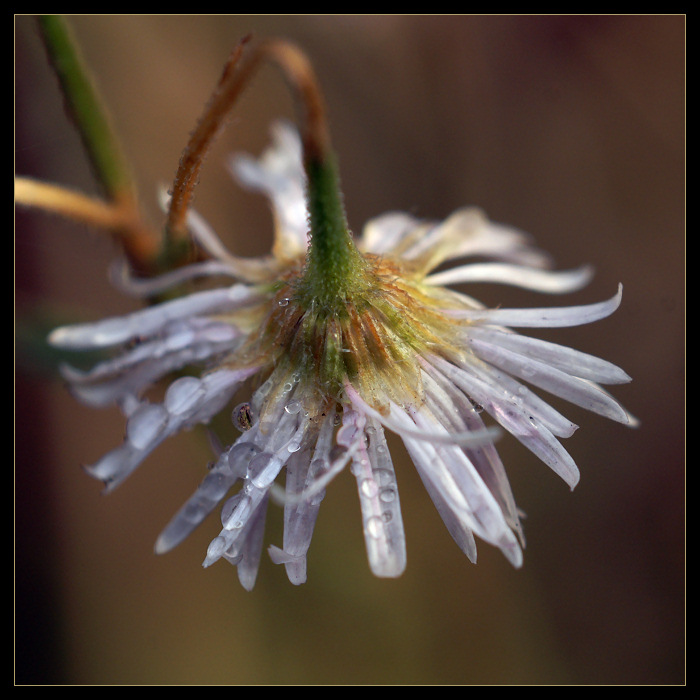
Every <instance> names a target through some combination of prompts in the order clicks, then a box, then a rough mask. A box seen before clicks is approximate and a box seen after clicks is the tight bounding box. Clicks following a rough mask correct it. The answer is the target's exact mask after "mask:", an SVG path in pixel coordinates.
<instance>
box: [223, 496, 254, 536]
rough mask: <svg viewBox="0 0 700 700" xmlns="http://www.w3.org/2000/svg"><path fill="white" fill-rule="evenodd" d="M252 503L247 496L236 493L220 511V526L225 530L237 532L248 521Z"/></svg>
mask: <svg viewBox="0 0 700 700" xmlns="http://www.w3.org/2000/svg"><path fill="white" fill-rule="evenodd" d="M251 505H252V502H251V500H250V497H249V496H246V495H245V494H242V493H237V494H236V495H235V496H234V497H233V498H230V499H229V500H228V501H226V504H225V505H224V507H223V508H222V510H221V524H222V525H223V526H224V528H225V529H226V530H239V529H240V528H242V527H243V526H244V525H245V524H246V522H247V521H248V516H249V515H250V511H251Z"/></svg>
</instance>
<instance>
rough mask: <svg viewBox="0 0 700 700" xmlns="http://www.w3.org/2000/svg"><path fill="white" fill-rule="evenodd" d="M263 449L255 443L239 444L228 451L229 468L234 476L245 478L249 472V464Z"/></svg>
mask: <svg viewBox="0 0 700 700" xmlns="http://www.w3.org/2000/svg"><path fill="white" fill-rule="evenodd" d="M260 452H262V449H261V448H260V447H258V446H257V445H256V444H255V443H253V442H237V443H236V444H235V445H233V447H231V449H230V450H229V451H228V466H229V469H230V470H231V471H232V472H233V474H234V475H236V476H238V477H240V478H243V477H245V475H246V472H247V471H248V464H249V463H250V460H251V459H253V457H255V455H257V454H259V453H260Z"/></svg>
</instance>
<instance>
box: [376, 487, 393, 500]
mask: <svg viewBox="0 0 700 700" xmlns="http://www.w3.org/2000/svg"><path fill="white" fill-rule="evenodd" d="M379 500H380V501H382V502H384V503H392V502H393V501H395V500H396V491H395V490H394V489H392V488H386V489H382V490H381V491H380V492H379Z"/></svg>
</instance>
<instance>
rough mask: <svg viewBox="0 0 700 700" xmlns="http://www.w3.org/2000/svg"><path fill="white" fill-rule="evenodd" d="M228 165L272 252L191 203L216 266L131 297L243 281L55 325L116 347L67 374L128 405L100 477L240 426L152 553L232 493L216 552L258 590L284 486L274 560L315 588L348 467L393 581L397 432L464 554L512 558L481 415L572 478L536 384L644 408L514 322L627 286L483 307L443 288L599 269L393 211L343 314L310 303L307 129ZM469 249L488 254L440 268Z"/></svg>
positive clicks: (610, 371)
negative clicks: (322, 537) (333, 497)
mask: <svg viewBox="0 0 700 700" xmlns="http://www.w3.org/2000/svg"><path fill="white" fill-rule="evenodd" d="M231 167H232V170H233V171H234V172H235V174H236V176H237V177H238V178H239V180H240V181H241V182H242V184H243V185H245V186H247V187H249V188H250V189H253V190H257V191H261V192H263V193H265V194H266V195H267V196H268V197H269V199H270V202H271V204H272V208H273V213H274V219H275V223H276V227H275V229H276V236H275V243H274V247H273V251H272V255H271V256H270V257H268V258H264V259H255V260H253V259H249V260H243V259H240V258H237V257H235V256H233V255H231V254H230V253H229V252H228V251H226V250H225V249H224V247H223V246H222V244H221V242H220V241H219V239H218V238H217V237H216V236H215V235H214V234H213V232H212V231H210V230H209V228H208V227H207V225H206V224H205V223H204V222H203V221H202V220H201V219H200V218H199V217H198V216H197V215H195V214H190V218H189V222H188V223H189V226H190V230H191V232H192V234H193V235H194V236H195V237H196V239H197V241H198V243H199V245H200V246H201V247H202V248H204V249H205V250H206V251H207V252H208V253H209V254H210V255H211V260H209V261H207V262H204V263H198V264H195V265H192V266H190V267H186V268H182V269H180V270H178V271H176V272H173V273H170V274H168V275H164V276H163V277H161V278H158V279H155V280H149V281H147V282H145V281H137V280H133V279H129V278H128V277H124V278H122V282H123V285H124V288H125V290H126V291H129V292H131V293H138V294H141V295H148V296H151V295H154V294H157V293H160V292H163V291H166V290H168V289H170V288H172V287H174V286H175V285H178V284H181V283H183V282H185V281H188V280H191V279H194V278H196V277H212V276H214V275H224V276H229V277H231V278H232V279H234V280H235V282H234V284H232V286H228V287H220V288H215V289H206V290H204V291H198V292H195V293H191V294H189V295H188V296H183V297H180V298H178V299H175V300H173V301H166V302H163V303H160V304H158V305H155V306H151V307H149V308H146V309H145V310H142V311H138V312H136V313H133V314H130V315H127V316H124V317H121V318H115V319H109V320H104V321H100V322H97V323H91V324H86V325H78V326H71V327H66V328H59V329H57V330H56V331H54V333H53V334H52V335H51V342H52V343H54V344H55V345H58V346H62V347H64V348H71V349H96V348H119V349H120V350H121V352H120V354H117V355H116V356H114V357H113V358H112V359H108V360H106V361H104V362H102V363H100V364H98V365H97V366H96V367H94V368H93V369H92V370H91V371H89V372H87V373H84V374H83V373H79V372H78V371H76V370H74V369H70V368H64V374H65V377H66V378H67V380H68V382H69V383H70V386H71V388H72V390H73V391H74V392H75V395H76V396H77V397H78V398H79V399H80V400H82V401H84V402H86V403H88V404H91V405H95V406H103V405H107V404H111V403H116V404H118V405H119V406H120V407H121V409H122V410H123V412H124V414H125V415H126V418H127V423H126V438H125V440H124V442H123V444H122V445H120V446H119V447H117V448H116V449H114V450H113V451H111V452H109V453H108V454H107V455H105V456H104V457H103V458H102V459H101V460H100V461H98V462H97V463H96V464H94V465H93V466H91V467H89V472H90V473H91V474H93V475H94V476H95V477H97V478H99V479H101V480H102V481H104V482H105V483H106V485H107V488H108V489H111V488H114V487H115V486H116V485H117V484H119V483H120V482H122V481H123V480H124V479H125V478H126V477H127V476H128V475H129V474H130V473H131V472H132V471H133V470H134V469H135V468H136V467H137V466H138V465H139V464H140V463H141V462H142V461H143V460H144V458H145V457H146V456H147V455H148V454H150V453H151V452H152V451H153V450H154V449H155V448H156V447H157V446H158V445H159V444H160V443H161V442H162V441H163V440H165V439H166V438H167V437H169V436H171V435H173V434H174V433H176V432H179V431H181V430H183V429H188V428H191V427H192V426H194V425H197V424H207V423H208V422H209V421H210V419H211V418H212V417H213V416H214V415H216V414H218V413H219V412H221V411H223V410H232V417H233V420H234V423H235V424H236V425H237V426H238V427H239V429H240V430H241V431H242V432H241V435H240V437H239V438H238V439H237V440H236V441H235V442H234V443H233V444H232V445H230V446H227V447H225V448H223V449H221V450H220V453H219V454H218V455H217V457H216V461H215V463H214V465H213V467H212V468H211V469H210V470H209V471H208V473H207V474H206V476H205V478H204V480H203V481H202V483H201V485H200V486H199V488H198V489H197V490H196V491H195V493H194V494H193V495H192V497H191V498H190V499H189V500H188V501H187V502H186V503H185V505H184V506H183V507H182V508H181V510H180V511H179V513H178V514H177V515H176V516H175V517H174V519H173V520H172V521H171V522H170V524H169V525H168V526H167V527H166V528H165V530H164V531H163V533H162V534H161V535H160V537H159V539H158V541H157V544H156V550H157V551H158V552H165V551H167V550H169V549H171V548H172V547H174V546H176V545H177V544H178V543H179V542H181V541H182V540H183V539H184V538H185V537H187V536H188V535H189V534H190V532H192V530H193V529H194V528H195V527H196V526H197V525H199V524H200V523H201V522H202V521H203V520H204V518H205V517H206V516H207V515H208V514H209V513H211V512H212V511H213V510H214V509H215V508H216V507H217V506H218V505H219V504H220V503H222V502H223V507H222V509H221V524H222V526H221V531H220V533H219V535H218V536H217V537H215V538H214V539H213V541H212V542H211V544H210V545H209V548H208V551H207V554H206V558H205V560H204V565H205V566H209V565H210V564H213V563H214V562H215V561H217V560H218V559H221V558H223V559H226V560H228V561H230V562H231V563H233V564H236V565H237V567H238V572H239V578H240V580H241V582H242V584H243V586H244V587H245V588H247V589H251V588H252V587H253V585H254V582H255V578H256V575H257V570H258V564H259V561H260V556H261V552H262V548H263V530H264V521H265V517H266V509H267V505H268V501H269V500H270V499H271V498H272V499H273V500H275V501H277V502H280V503H282V504H283V505H284V535H283V542H282V543H281V546H275V545H273V546H270V547H269V554H270V556H271V558H272V560H273V561H274V562H276V563H280V564H284V565H285V567H286V570H287V574H288V576H289V579H290V580H291V581H292V582H293V583H295V584H299V583H303V582H304V581H305V580H306V555H307V551H308V548H309V544H310V542H311V536H312V532H313V529H314V524H315V521H316V516H317V513H318V509H319V506H320V503H321V501H322V500H323V496H324V493H325V488H326V487H327V485H328V484H329V482H330V481H331V480H332V478H333V477H334V476H336V475H337V474H338V473H339V472H340V471H341V470H343V469H345V468H346V467H349V469H350V471H351V472H352V473H353V475H354V476H355V477H356V479H357V487H358V495H359V499H360V505H361V510H362V525H363V531H364V537H365V542H366V547H367V554H368V558H369V563H370V566H371V569H372V571H373V572H374V573H375V574H376V575H377V576H384V577H393V576H398V575H400V574H401V573H402V571H403V570H404V567H405V564H406V546H405V538H404V530H403V524H402V516H401V509H400V504H399V494H398V488H397V475H396V474H395V472H394V467H393V463H392V459H391V455H390V454H389V450H388V448H387V443H386V439H385V434H384V430H385V429H388V430H391V431H393V432H395V433H396V434H397V435H398V436H399V437H400V438H401V439H402V440H403V443H404V444H405V446H406V448H407V450H408V453H409V454H410V456H411V457H412V459H413V462H414V464H415V466H416V468H417V470H418V472H419V474H420V477H421V479H422V481H423V483H424V484H425V487H426V489H427V490H428V492H429V494H430V496H431V498H432V500H433V501H434V503H435V506H436V507H437V509H438V511H439V513H440V515H441V516H442V518H443V520H444V522H445V524H446V526H447V528H448V530H449V532H450V534H451V535H452V536H453V538H454V539H455V541H456V542H457V544H458V545H459V546H460V548H461V549H462V550H463V551H464V552H465V554H466V555H467V556H468V557H469V558H470V559H471V560H475V558H476V547H475V539H474V536H477V537H479V538H481V539H483V540H485V541H487V542H489V543H491V544H493V545H495V546H497V547H499V548H500V549H501V550H502V552H503V553H504V554H505V556H506V557H507V558H508V560H509V561H511V562H512V563H513V565H515V566H519V565H520V564H521V562H522V549H521V548H522V535H521V526H520V522H519V517H518V511H517V509H516V506H515V502H514V499H513V495H512V493H511V489H510V486H509V483H508V477H507V475H506V472H505V469H504V467H503V465H502V463H501V461H500V459H499V456H498V453H497V451H496V449H495V447H494V443H493V440H494V437H495V433H494V428H487V426H486V425H485V423H484V420H483V416H484V415H488V416H491V418H493V419H494V421H495V422H496V424H497V425H498V426H500V428H502V429H504V430H505V431H507V432H508V433H510V434H512V435H513V436H515V437H516V438H517V439H518V440H519V441H520V442H522V444H523V445H525V447H527V448H528V449H530V450H531V451H532V452H533V453H534V454H536V455H537V456H538V457H539V458H540V459H541V460H542V461H544V462H545V463H546V464H547V465H548V466H549V467H551V468H552V469H553V470H554V471H555V472H556V473H557V474H559V475H560V476H561V477H562V479H564V481H565V482H566V483H567V484H568V485H569V486H570V487H571V488H573V487H574V486H575V485H576V483H577V481H578V478H579V473H578V469H577V467H576V465H575V463H574V461H573V460H572V458H571V457H570V455H569V454H568V453H567V452H566V451H565V450H564V448H563V447H562V445H561V444H560V442H559V439H560V438H565V437H568V436H570V435H571V434H572V433H573V432H574V430H575V429H576V426H575V425H574V424H573V423H571V422H570V421H569V420H567V419H566V418H565V417H564V416H562V415H561V414H560V413H559V412H557V411H556V410H555V409H554V408H552V407H551V406H550V405H549V404H548V403H547V402H546V401H545V400H543V399H542V398H540V397H539V396H538V395H537V394H536V393H535V392H534V391H533V389H542V390H544V391H546V392H548V393H550V394H552V395H555V396H558V397H561V398H564V399H566V400H567V401H569V402H571V403H574V404H576V405H578V406H582V407H584V408H586V409H588V410H591V411H594V412H596V413H599V414H601V415H603V416H606V417H608V418H611V419H613V420H616V421H619V422H622V423H628V424H632V423H633V422H634V419H632V418H631V417H630V416H629V415H628V414H627V413H626V412H625V410H624V409H623V408H622V407H621V406H620V405H619V404H618V403H617V402H616V401H615V400H614V399H613V398H611V397H610V396H609V395H608V394H607V393H606V392H605V391H603V389H601V387H600V386H599V385H600V384H617V383H623V382H627V381H629V377H628V376H627V375H626V374H625V373H624V372H623V371H622V370H621V369H619V368H617V367H615V366H614V365H612V364H610V363H609V362H606V361H604V360H601V359H598V358H595V357H591V356H590V355H586V354H583V353H580V352H577V351H576V350H572V349H569V348H566V347H562V346H559V345H554V344H552V343H549V342H544V341H542V340H536V339H532V338H528V337H526V336H523V335H520V334H518V333H517V332H516V331H514V330H513V329H514V328H523V327H525V328H527V327H558V326H574V325H578V324H582V323H590V322H593V321H596V320H598V319H601V318H604V317H606V316H608V315H610V314H611V313H613V312H614V311H615V309H616V308H617V307H618V305H619V303H620V295H621V292H620V291H618V293H617V294H616V295H615V296H613V297H612V298H611V299H609V300H608V301H604V302H602V303H598V304H592V305H588V306H579V307H563V308H562V307H558V308H549V309H547V308H542V309H523V310H519V309H502V308H499V309H488V308H484V307H483V306H482V305H481V304H479V303H478V302H476V301H475V300H474V299H471V298H470V297H467V296H466V295H464V294H461V293H458V292H456V291H454V290H449V289H447V288H446V287H445V285H448V284H455V283H466V282H474V281H479V282H497V283H506V284H514V285H518V286H521V287H524V288H528V289H532V290H539V291H542V292H547V293H563V292H568V291H572V290H574V289H578V288H580V287H581V286H583V285H584V284H585V283H586V282H587V281H588V278H589V276H590V271H589V270H588V269H587V268H581V269H579V270H575V271H570V272H563V273H561V272H553V271H550V270H548V269H546V263H547V258H546V257H545V256H544V255H543V254H542V253H541V252H540V251H538V250H536V249H534V248H533V247H532V246H531V245H530V243H529V240H528V238H527V237H526V236H525V235H523V234H522V233H520V232H518V231H516V230H513V229H510V228H507V227H504V226H499V225H496V224H494V223H492V222H490V221H488V220H487V219H486V217H485V216H484V215H483V214H482V213H481V212H480V211H478V210H475V209H464V210H461V211H458V212H456V213H455V214H453V215H452V216H450V217H449V218H448V219H447V220H445V221H443V222H428V221H421V220H418V219H416V218H414V217H411V216H409V215H406V214H399V213H392V214H387V215H385V216H382V217H379V218H377V219H374V220H372V221H370V222H369V223H368V224H367V225H366V227H365V229H364V231H363V232H362V235H361V236H360V237H359V238H358V239H357V240H356V246H357V248H358V250H359V251H360V252H361V254H362V260H363V263H362V265H363V270H362V273H361V279H360V280H359V282H358V289H360V290H361V291H360V292H358V294H356V295H355V296H354V297H353V298H352V299H347V300H345V301H344V302H343V304H342V305H341V306H338V307H337V308H336V307H334V308H332V309H330V308H328V307H327V306H324V305H323V304H322V303H321V302H318V303H317V300H314V299H311V300H309V299H307V303H306V304H304V305H302V304H300V303H299V294H300V293H301V292H300V291H299V289H300V288H299V282H300V279H301V275H302V273H303V270H304V265H305V257H306V255H307V247H308V230H307V228H308V224H307V215H306V200H305V173H304V168H303V165H302V159H301V146H300V143H299V139H298V136H297V134H296V131H295V130H294V129H293V128H291V127H290V126H288V125H286V124H281V123H280V124H277V125H276V126H275V129H274V143H273V145H272V146H271V147H270V148H269V149H268V150H267V151H266V152H265V153H264V154H263V156H262V157H261V158H260V159H259V160H254V159H252V158H248V157H238V158H236V159H234V160H233V161H232V163H231ZM470 256H474V257H477V256H478V257H479V258H480V259H484V258H485V259H491V260H492V262H480V263H472V264H466V265H457V266H453V267H451V268H445V267H444V264H445V263H455V262H457V261H459V260H462V259H464V258H468V257H470ZM438 267H440V271H436V270H437V268H438ZM197 365H198V366H200V367H201V368H202V374H201V375H200V376H179V378H177V379H175V380H174V381H172V383H171V384H170V385H169V386H168V388H167V391H166V393H165V397H164V400H163V401H162V403H151V402H149V400H147V399H146V398H145V393H146V390H147V389H148V388H149V387H150V386H151V385H152V384H153V383H154V382H157V381H158V380H160V379H162V378H164V377H166V376H167V375H170V374H171V373H172V372H174V371H178V370H183V369H184V368H190V367H192V366H197ZM251 383H252V389H250V392H251V393H250V394H249V395H248V396H249V400H248V401H247V402H246V403H243V404H239V405H238V406H236V407H235V408H234V404H235V403H236V402H237V401H238V400H240V399H237V398H235V397H236V395H237V394H238V393H239V390H240V389H242V388H243V387H248V386H251ZM282 472H284V484H283V485H282V484H280V483H278V477H280V475H281V474H282Z"/></svg>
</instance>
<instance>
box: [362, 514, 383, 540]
mask: <svg viewBox="0 0 700 700" xmlns="http://www.w3.org/2000/svg"><path fill="white" fill-rule="evenodd" d="M365 531H366V532H367V534H368V535H369V536H370V537H372V538H373V539H379V538H380V537H381V536H382V534H383V533H384V521H383V520H382V519H381V518H380V517H379V516H377V515H373V516H372V517H371V518H367V521H366V522H365Z"/></svg>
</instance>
